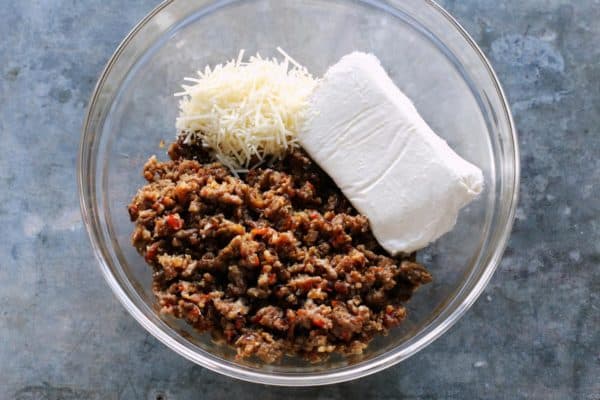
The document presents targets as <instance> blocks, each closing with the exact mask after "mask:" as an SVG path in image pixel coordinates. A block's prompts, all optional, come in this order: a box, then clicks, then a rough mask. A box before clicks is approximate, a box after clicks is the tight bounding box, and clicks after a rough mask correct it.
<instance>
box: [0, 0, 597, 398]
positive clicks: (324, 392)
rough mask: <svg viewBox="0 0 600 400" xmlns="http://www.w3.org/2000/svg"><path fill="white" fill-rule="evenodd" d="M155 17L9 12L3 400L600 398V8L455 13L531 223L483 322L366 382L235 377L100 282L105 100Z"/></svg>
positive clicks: (480, 316)
mask: <svg viewBox="0 0 600 400" xmlns="http://www.w3.org/2000/svg"><path fill="white" fill-rule="evenodd" d="M156 3H157V2H156V0H135V1H127V2H123V1H119V0H105V1H91V0H87V1H70V0H52V1H50V0H47V1H42V0H37V1H34V0H30V1H8V0H2V1H0V21H2V22H1V23H0V60H2V62H1V63H0V146H1V151H0V399H12V398H16V399H121V398H123V399H194V398H201V399H223V398H230V399H233V398H236V399H238V398H241V399H244V398H254V399H271V398H273V399H275V398H278V399H280V398H281V399H287V398H301V399H311V400H317V399H330V398H331V399H342V398H345V399H349V398H381V399H434V398H445V399H475V398H486V399H505V398H506V399H521V398H523V399H525V398H529V399H600V334H599V333H598V332H599V329H600V301H599V299H598V297H599V293H600V269H599V268H600V267H599V264H600V45H599V44H598V43H599V42H600V23H598V21H599V20H600V4H599V3H598V2H597V1H593V0H580V1H576V2H571V1H566V0H565V1H560V0H530V1H526V2H520V1H514V0H513V1H510V0H493V1H492V0H445V1H442V2H441V3H442V5H444V6H445V7H446V8H447V9H448V10H449V11H450V12H451V13H453V14H454V15H455V16H456V17H457V18H458V20H459V21H460V22H461V23H462V24H464V26H465V28H467V30H468V31H469V32H470V33H471V35H472V36H473V37H474V38H475V40H476V41H477V42H478V43H479V44H480V45H481V47H482V48H483V50H484V51H485V52H486V54H487V55H488V56H489V58H490V60H491V61H492V64H493V65H494V67H495V68H496V71H497V72H498V75H499V77H500V79H501V81H502V82H503V84H504V87H505V89H506V91H507V95H508V97H509V99H510V102H511V104H512V107H513V111H514V116H515V120H516V124H517V127H518V129H519V133H520V144H521V149H522V165H523V173H522V176H523V179H522V190H521V201H520V207H519V209H518V216H517V221H516V224H515V228H514V232H513V235H512V238H511V240H510V244H509V247H508V249H507V251H506V255H505V257H504V260H503V261H502V264H501V266H500V267H499V269H498V271H497V272H496V274H495V276H494V278H493V279H492V281H491V283H490V285H489V287H488V288H487V290H486V291H485V293H484V294H483V296H482V297H481V299H480V300H479V301H478V302H477V304H475V306H474V307H473V308H472V310H471V311H470V312H469V313H468V314H467V315H466V316H465V317H464V318H463V319H462V320H461V321H460V322H459V323H458V324H456V326H454V327H453V328H452V329H451V330H450V331H449V332H448V333H447V334H446V335H444V336H443V337H442V338H441V339H439V340H437V341H436V342H435V343H434V344H433V345H431V346H430V347H428V348H427V349H425V350H424V351H422V352H420V353H419V354H417V355H416V356H414V357H412V358H411V359H409V360H408V361H406V362H403V363H401V364H400V365H398V366H396V367H393V368H390V369H388V370H386V371H384V372H381V373H379V374H377V375H375V376H371V377H367V378H364V379H361V380H359V381H355V382H352V383H345V384H339V385H334V386H329V387H325V388H319V389H285V388H270V387H265V386H259V385H253V384H250V383H242V382H238V381H234V380H231V379H229V378H225V377H221V376H219V375H217V374H214V373H212V372H209V371H207V370H204V369H202V368H201V367H198V366H195V365H193V364H192V363H190V362H188V361H186V360H184V359H183V358H181V357H179V356H178V355H176V354H174V353H173V352H172V351H170V350H169V349H167V348H166V347H165V346H163V345H162V344H160V343H158V342H157V341H156V340H155V339H154V338H152V337H151V336H149V335H148V334H147V333H146V332H145V331H144V330H143V329H142V328H141V327H140V326H139V325H138V324H137V323H136V322H135V321H134V320H133V318H131V317H129V315H128V314H127V313H126V312H125V310H124V309H123V308H122V307H121V306H120V304H118V302H117V300H116V299H115V297H114V296H113V295H112V293H111V292H110V290H109V288H108V286H107V285H106V283H105V282H104V280H103V278H102V277H101V274H100V271H99V269H98V267H97V265H96V261H95V259H94V257H93V255H92V252H91V250H90V246H89V243H88V240H87V237H86V235H85V233H84V229H83V226H82V223H81V219H80V215H79V209H78V201H77V193H76V180H75V161H76V157H77V148H78V142H79V132H80V127H81V124H82V119H83V116H84V111H85V107H86V104H87V100H88V98H89V96H90V94H91V90H92V88H93V84H94V82H95V81H96V78H97V76H98V74H99V72H100V71H101V69H102V67H103V66H104V64H105V63H106V61H107V60H108V58H109V56H110V55H111V54H112V52H113V50H114V49H115V47H116V45H117V44H118V43H119V41H120V40H121V39H122V38H123V36H124V35H125V34H126V33H127V32H128V31H129V29H131V27H132V26H133V25H134V24H135V23H136V22H137V21H138V20H139V19H140V18H141V17H143V16H144V15H145V14H146V13H147V12H148V11H150V9H152V8H153V7H154V6H155V5H156Z"/></svg>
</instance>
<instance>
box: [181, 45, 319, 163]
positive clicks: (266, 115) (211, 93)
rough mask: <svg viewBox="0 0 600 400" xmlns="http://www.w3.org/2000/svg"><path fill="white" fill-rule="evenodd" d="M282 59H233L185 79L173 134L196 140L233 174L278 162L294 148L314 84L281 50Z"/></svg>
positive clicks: (306, 73)
mask: <svg viewBox="0 0 600 400" xmlns="http://www.w3.org/2000/svg"><path fill="white" fill-rule="evenodd" d="M277 50H278V51H279V52H280V53H281V55H282V56H283V59H282V60H281V61H280V60H278V59H277V58H270V59H269V58H263V57H261V56H260V54H258V53H257V54H256V55H255V56H251V57H250V58H249V59H248V61H244V50H241V51H240V52H239V55H238V57H237V58H236V59H233V60H231V61H229V62H227V63H225V64H219V65H216V66H215V67H214V68H212V69H211V68H210V67H208V66H207V67H206V68H205V69H204V70H203V71H198V77H196V78H192V77H186V78H184V81H186V82H190V83H191V84H190V85H188V84H184V85H182V88H183V91H182V92H179V93H175V96H181V97H182V99H181V100H180V102H179V110H180V112H179V117H178V118H177V123H176V126H177V129H178V131H179V135H183V137H184V138H185V141H188V142H191V141H196V140H200V141H201V142H202V143H203V145H205V146H207V147H209V148H211V149H212V150H213V151H214V152H215V155H216V157H217V159H219V160H220V161H221V162H223V164H225V165H226V166H228V167H229V168H230V169H232V170H233V171H238V172H243V170H245V169H247V168H249V167H253V166H255V165H253V164H258V163H261V162H263V161H264V160H265V158H267V157H273V158H275V159H278V158H281V157H283V156H284V155H285V154H286V153H287V152H288V151H289V150H290V149H291V148H293V147H296V146H298V139H297V134H298V131H299V129H300V126H301V125H302V123H303V122H304V120H305V118H306V114H305V113H306V109H307V102H308V96H309V95H310V93H311V92H312V90H313V89H314V87H315V86H316V84H317V80H315V78H313V76H312V75H311V74H310V73H309V72H308V71H307V69H306V68H305V67H303V66H301V65H300V64H299V63H297V62H296V61H295V60H293V59H292V58H291V57H290V56H288V55H287V53H285V52H284V51H283V50H282V49H280V48H277Z"/></svg>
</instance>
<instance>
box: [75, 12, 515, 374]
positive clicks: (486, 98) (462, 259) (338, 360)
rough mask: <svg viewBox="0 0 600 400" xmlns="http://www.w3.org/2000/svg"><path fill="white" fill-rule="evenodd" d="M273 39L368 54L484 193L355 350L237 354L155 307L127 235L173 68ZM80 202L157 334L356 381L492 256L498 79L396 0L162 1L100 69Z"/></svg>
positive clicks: (164, 119)
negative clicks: (305, 355) (421, 283)
mask: <svg viewBox="0 0 600 400" xmlns="http://www.w3.org/2000/svg"><path fill="white" fill-rule="evenodd" d="M277 46H281V47H282V48H283V49H285V50H286V51H287V52H288V53H289V54H290V55H291V56H292V57H294V58H296V59H297V60H298V61H299V62H301V63H302V64H304V65H305V66H306V67H308V69H309V70H310V71H311V72H312V73H314V74H315V75H322V74H323V72H324V71H325V70H326V68H327V66H329V65H331V64H333V63H334V62H336V61H337V60H338V59H339V58H340V57H341V56H342V55H344V54H346V53H349V52H351V51H353V50H362V51H367V52H372V53H374V54H375V55H377V56H378V57H379V59H380V60H381V62H382V64H383V66H384V68H385V69H386V70H387V71H388V73H389V74H390V76H391V77H392V79H393V80H394V81H395V82H396V84H397V85H398V86H399V87H400V88H401V89H402V90H403V91H404V92H405V93H407V95H408V96H409V97H410V98H412V100H413V101H414V103H415V105H416V107H417V109H418V110H419V111H420V113H421V114H422V116H423V117H424V118H425V120H426V121H428V122H429V124H430V125H431V126H432V127H433V129H434V130H435V131H436V132H437V133H438V134H439V135H440V136H442V137H443V138H444V139H446V140H447V141H448V142H449V144H450V145H451V146H452V147H453V148H454V149H455V150H456V151H457V152H458V153H459V154H460V155H461V156H462V157H464V158H466V159H468V160H469V161H471V162H473V163H475V164H476V165H478V166H479V167H480V168H481V169H482V170H483V172H484V177H485V183H486V187H485V191H484V192H483V194H482V195H481V196H480V197H479V198H478V200H476V201H475V202H473V203H472V204H470V205H469V206H468V207H467V208H465V209H464V210H463V211H462V212H461V214H460V217H459V220H458V223H457V225H456V227H455V228H454V230H453V231H452V232H450V233H448V234H446V235H445V236H443V237H442V238H441V239H440V240H438V241H437V242H435V243H434V244H433V245H432V246H430V247H429V248H427V249H425V250H424V251H421V252H419V259H420V260H421V261H422V262H423V263H424V264H425V265H426V266H427V267H428V268H429V270H430V271H431V272H432V273H433V275H434V282H433V283H431V284H429V285H426V286H425V287H423V288H421V289H420V290H418V291H417V292H416V293H415V295H414V297H413V299H412V300H411V301H410V302H409V303H408V311H409V317H408V318H407V320H406V322H405V323H404V324H403V325H401V326H400V327H398V328H396V329H394V330H392V331H391V332H390V334H389V335H387V336H382V337H378V338H377V339H375V340H374V341H373V342H372V343H371V345H370V346H369V347H368V349H367V350H366V352H365V353H364V354H363V355H362V356H360V357H352V358H344V357H341V356H334V357H331V358H330V359H329V360H328V361H326V362H322V363H318V364H311V363H308V362H305V361H302V360H300V359H297V358H285V359H284V360H283V361H282V362H281V364H277V365H266V364H261V363H259V362H254V361H243V362H242V361H236V360H235V359H234V353H233V351H232V350H231V349H229V348H227V347H225V346H219V345H217V344H215V343H213V342H212V341H211V340H210V337H209V336H208V335H206V334H199V333H197V332H195V331H193V330H191V329H190V328H189V327H188V326H187V325H186V324H185V323H181V322H180V321H177V320H172V319H169V318H165V317H163V316H161V315H159V313H157V311H156V308H155V301H154V297H153V295H152V292H151V285H150V283H151V271H150V268H149V267H148V266H147V265H146V264H145V262H144V260H143V259H142V257H141V256H139V255H138V254H137V253H136V252H135V250H134V249H133V247H132V246H131V244H130V239H129V236H130V233H131V231H132V228H133V225H132V224H131V222H130V221H129V217H128V214H127V208H126V205H127V204H128V203H129V201H130V199H131V198H132V196H133V195H134V194H135V192H136V190H137V189H138V188H139V187H140V186H141V185H143V183H144V181H143V179H142V177H141V169H142V165H143V164H144V162H145V161H146V159H147V158H148V157H149V156H150V155H152V154H157V155H159V157H162V158H166V156H165V148H161V147H160V146H159V143H160V141H161V140H164V141H166V142H167V143H168V142H170V141H171V140H172V139H173V138H174V135H175V127H174V123H175V117H176V115H177V100H176V98H174V97H173V93H174V92H176V91H178V90H179V84H180V83H181V82H182V78H183V77H184V76H190V75H191V74H193V73H194V72H195V71H196V70H198V69H200V68H203V67H204V66H205V65H207V64H210V65H213V64H215V63H219V62H222V61H224V60H228V59H231V58H234V57H235V56H237V54H238V51H239V50H240V49H245V50H246V54H253V53H255V52H257V51H259V52H260V53H261V54H262V55H265V56H270V55H276V54H277V53H276V47H277ZM78 168H79V171H78V178H79V191H80V199H81V209H82V214H83V218H84V221H85V225H86V228H87V231H88V233H89V236H90V239H91V242H92V246H93V248H94V251H95V254H96V256H97V258H98V260H99V262H100V266H101V268H102V272H103V273H104V276H105V277H106V280H107V281H108V283H109V285H110V287H111V288H112V290H113V291H114V293H115V294H116V296H117V297H118V298H119V300H120V301H121V302H122V303H123V305H124V306H125V308H127V310H128V311H129V312H130V313H131V315H132V316H133V317H134V318H135V319H136V320H137V321H138V322H139V323H140V324H141V325H142V326H143V327H144V328H145V329H146V330H148V332H150V333H151V334H152V335H154V336H155V337H156V338H157V339H158V340H160V341H161V342H163V343H164V344H166V345H167V346H169V347H170V348H171V349H173V350H174V351H176V352H177V353H179V354H181V355H182V356H184V357H186V358H188V359H189V360H191V361H193V362H195V363H197V364H199V365H202V366H204V367H206V368H209V369H211V370H213V371H216V372H219V373H222V374H225V375H228V376H231V377H235V378H239V379H244V380H247V381H252V382H259V383H265V384H274V385H287V386H307V385H321V384H329V383H334V382H341V381H346V380H350V379H355V378H358V377H361V376H365V375H368V374H372V373H374V372H376V371H379V370H381V369H384V368H386V367H389V366H391V365H394V364H395V363H398V362H399V361H402V360H404V359H406V358H407V357H409V356H411V355H413V354H415V353H416V352H417V351H419V350H420V349H423V348H424V347H425V346H427V345H428V344H430V343H431V342H432V341H433V340H435V339H436V338H437V337H439V336H440V335H441V334H442V333H444V332H445V331H446V330H447V329H448V328H450V326H452V325H453V324H454V323H455V322H456V321H457V320H458V319H459V318H460V317H461V316H462V315H463V314H464V313H465V312H466V311H467V309H468V308H469V307H470V306H471V305H472V304H473V302H474V301H475V300H476V299H477V297H478V296H479V295H480V294H481V292H482V291H483V289H484V288H485V286H486V284H487V283H488V281H489V279H490V277H491V276H492V273H493V272H494V269H495V268H496V266H497V265H498V263H499V261H500V257H501V254H502V252H503V250H504V247H505V245H506V241H507V239H508V236H509V233H510V230H511V226H512V222H513V219H514V213H515V207H516V201H517V193H518V182H519V157H518V148H517V139H516V132H515V129H514V126H513V122H512V119H511V115H510V111H509V108H508V105H507V102H506V99H505V97H504V94H503V92H502V89H501V87H500V84H499V83H498V80H497V79H496V76H495V74H494V72H493V71H492V68H491V67H490V65H489V63H488V62H487V61H486V59H485V57H484V56H483V54H482V52H481V50H479V48H478V47H477V45H476V44H475V43H474V42H473V40H472V39H471V38H470V37H469V36H468V35H467V33H466V32H465V31H464V30H463V29H462V28H461V27H460V26H459V24H458V23H457V22H456V21H455V20H454V19H453V18H452V17H451V16H450V15H449V14H448V13H446V12H445V11H444V10H443V9H442V8H441V7H440V6H438V5H437V4H435V3H434V2H432V1H422V0H408V1H407V0H402V1H393V0H389V1H385V2H383V1H377V0H354V1H351V0H248V1H234V0H223V1H205V0H195V1H190V0H170V1H165V2H163V3H162V4H160V5H159V6H158V7H157V8H156V9H154V10H153V11H152V12H151V13H150V14H149V15H148V16H146V17H145V18H144V19H143V20H142V21H141V22H140V23H139V24H138V25H137V26H136V27H135V28H134V29H133V30H132V31H131V33H130V34H129V35H128V36H127V37H126V38H125V40H124V41H123V43H121V45H120V46H119V47H118V49H117V50H116V51H115V53H114V55H113V56H112V58H111V59H110V61H109V62H108V65H107V66H106V69H105V70H104V72H103V73H102V75H101V77H100V79H99V81H98V84H97V86H96V88H95V91H94V93H93V95H92V98H91V101H90V104H89V109H88V113H87V118H86V120H85V124H84V128H83V136H82V140H81V148H80V155H79V165H78Z"/></svg>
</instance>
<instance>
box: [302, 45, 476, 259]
mask: <svg viewBox="0 0 600 400" xmlns="http://www.w3.org/2000/svg"><path fill="white" fill-rule="evenodd" d="M298 139H299V140H300V143H301V144H302V146H303V147H304V149H306V151H307V152H308V153H309V154H310V156H311V157H312V158H313V159H314V160H315V161H316V162H317V163H318V164H319V165H320V166H321V168H323V170H324V171H325V172H327V174H329V176H330V177H331V178H332V179H333V180H334V181H335V183H336V184H337V185H338V186H339V187H340V189H341V190H342V192H343V193H344V194H345V195H346V197H348V199H349V200H350V202H351V203H352V204H353V205H354V207H355V208H356V209H357V210H358V211H359V212H360V213H362V214H364V215H366V216H367V218H368V219H369V222H370V225H371V229H372V231H373V234H374V235H375V238H376V239H377V240H378V242H379V243H380V244H381V246H382V247H383V248H385V249H386V250H387V251H388V252H389V253H391V254H398V253H400V252H412V251H415V250H418V249H421V248H423V247H425V246H427V245H428V244H429V243H430V242H432V241H434V240H436V239H438V238H439V237H440V236H442V235H443V234H444V233H446V232H448V231H450V230H451V229H452V227H453V226H454V225H455V224H456V219H457V216H458V212H459V210H460V209H461V208H462V207H463V206H465V205H466V204H468V203H469V202H470V201H471V200H473V199H474V198H475V197H476V196H477V195H478V194H479V193H480V192H481V191H482V188H483V175H482V172H481V170H480V169H479V168H477V167H476V166H475V165H473V164H471V163H469V162H467V161H465V160H464V159H462V158H461V157H460V156H459V155H457V154H456V153H455V152H454V151H453V150H452V149H451V148H450V147H449V146H448V144H447V143H446V142H445V141H444V140H443V139H441V138H440V137H438V136H437V135H436V134H435V133H434V132H433V131H432V129H431V128H430V127H429V126H428V125H427V123H426V122H425V121H424V120H423V118H421V116H420V115H419V113H418V112H417V110H416V109H415V107H414V105H413V104H412V102H411V101H410V99H409V98H408V97H406V95H404V94H403V93H402V92H401V91H400V89H398V87H396V85H395V84H394V83H393V82H392V80H391V79H390V77H389V76H388V75H387V73H386V72H385V71H384V69H383V68H382V67H381V64H380V63H379V60H378V59H377V58H376V57H375V56H374V55H371V54H365V53H359V52H354V53H351V54H348V55H346V56H344V57H343V58H342V59H341V60H340V61H339V62H338V63H337V64H335V65H333V66H331V67H330V68H329V70H328V71H327V73H326V74H325V76H324V78H323V80H322V82H321V83H320V84H319V85H318V86H317V87H316V88H315V90H314V92H313V93H312V95H311V97H310V99H309V118H308V120H307V121H306V123H305V125H304V126H303V128H301V131H300V134H299V135H298Z"/></svg>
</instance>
